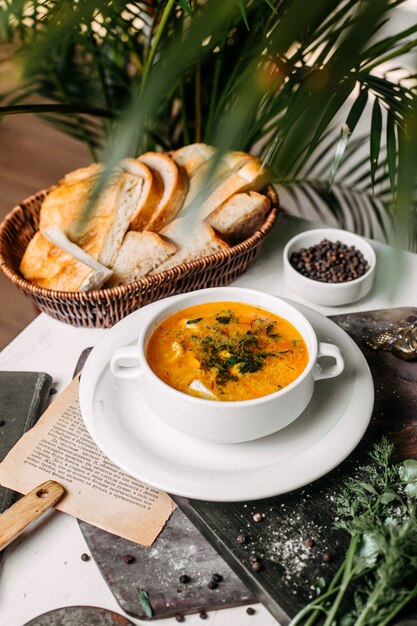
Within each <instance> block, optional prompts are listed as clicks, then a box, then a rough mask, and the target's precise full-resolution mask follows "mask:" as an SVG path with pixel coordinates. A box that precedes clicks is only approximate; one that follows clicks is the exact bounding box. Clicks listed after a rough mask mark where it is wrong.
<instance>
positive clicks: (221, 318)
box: [216, 315, 232, 324]
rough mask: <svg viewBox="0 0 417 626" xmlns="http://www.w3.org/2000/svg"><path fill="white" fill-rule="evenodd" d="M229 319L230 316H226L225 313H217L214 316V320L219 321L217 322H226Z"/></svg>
mask: <svg viewBox="0 0 417 626" xmlns="http://www.w3.org/2000/svg"><path fill="white" fill-rule="evenodd" d="M231 319H232V318H231V317H226V316H225V315H218V316H217V317H216V321H217V322H219V324H228V323H229V322H230V320H231Z"/></svg>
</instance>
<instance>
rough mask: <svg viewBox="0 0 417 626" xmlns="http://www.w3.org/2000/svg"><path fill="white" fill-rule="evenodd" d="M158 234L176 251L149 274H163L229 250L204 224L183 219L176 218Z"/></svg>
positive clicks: (211, 229) (210, 228)
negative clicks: (183, 264)
mask: <svg viewBox="0 0 417 626" xmlns="http://www.w3.org/2000/svg"><path fill="white" fill-rule="evenodd" d="M160 234H161V235H163V236H164V237H167V238H168V239H169V240H170V241H171V242H172V243H173V244H174V245H175V246H177V248H178V250H177V252H176V253H175V254H173V255H172V256H170V257H169V258H168V259H167V260H166V261H164V262H163V263H160V264H159V265H158V266H157V267H156V268H155V269H153V270H152V272H151V274H156V273H158V272H163V271H165V270H167V269H170V268H171V267H174V266H175V265H180V264H181V263H188V261H194V260H195V259H199V258H201V257H204V256H208V255H210V254H214V253H215V252H220V251H222V250H227V249H228V248H229V245H228V244H227V243H226V242H225V241H223V240H222V239H220V237H218V236H217V235H216V233H215V232H214V230H213V228H212V227H211V226H209V224H206V223H205V222H201V223H199V224H195V223H194V224H193V223H192V222H191V221H190V220H187V219H185V218H177V219H176V220H174V221H173V222H171V223H170V224H168V226H166V227H165V228H163V229H162V230H161V232H160Z"/></svg>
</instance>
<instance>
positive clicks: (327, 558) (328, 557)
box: [321, 552, 332, 563]
mask: <svg viewBox="0 0 417 626" xmlns="http://www.w3.org/2000/svg"><path fill="white" fill-rule="evenodd" d="M321 560H322V561H323V563H330V561H331V560H332V555H331V554H330V552H323V554H322V557H321Z"/></svg>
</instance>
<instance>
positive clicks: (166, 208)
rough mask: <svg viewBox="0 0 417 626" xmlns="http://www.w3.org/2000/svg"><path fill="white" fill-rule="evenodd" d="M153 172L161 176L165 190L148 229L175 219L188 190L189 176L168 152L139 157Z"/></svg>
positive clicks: (150, 153) (156, 227)
mask: <svg viewBox="0 0 417 626" xmlns="http://www.w3.org/2000/svg"><path fill="white" fill-rule="evenodd" d="M139 161H141V162H142V163H144V164H145V165H146V166H147V167H148V168H149V169H150V170H151V172H152V174H153V176H154V177H155V175H157V176H159V178H160V179H161V180H162V183H163V192H162V195H161V197H160V199H159V202H158V203H157V204H156V206H155V208H154V210H153V212H152V216H151V218H150V220H149V221H148V222H147V224H146V225H145V229H146V230H152V231H158V230H160V229H161V228H163V227H164V226H165V225H166V224H168V222H170V221H171V220H173V219H174V217H175V216H176V214H177V213H178V211H179V210H180V208H181V205H182V203H183V201H184V198H185V194H186V193H187V190H188V176H187V174H186V173H185V170H184V169H183V168H182V167H180V166H178V165H177V164H176V163H175V161H173V160H172V159H170V158H169V157H168V156H167V155H166V154H161V153H158V152H146V153H145V154H142V155H141V156H140V157H139Z"/></svg>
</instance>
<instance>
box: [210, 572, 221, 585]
mask: <svg viewBox="0 0 417 626" xmlns="http://www.w3.org/2000/svg"><path fill="white" fill-rule="evenodd" d="M211 580H212V581H213V582H215V583H221V582H222V581H223V576H222V575H221V574H213V576H212V577H211Z"/></svg>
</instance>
